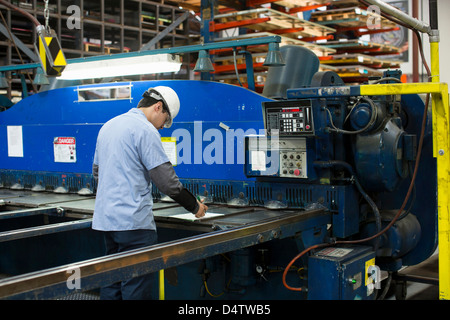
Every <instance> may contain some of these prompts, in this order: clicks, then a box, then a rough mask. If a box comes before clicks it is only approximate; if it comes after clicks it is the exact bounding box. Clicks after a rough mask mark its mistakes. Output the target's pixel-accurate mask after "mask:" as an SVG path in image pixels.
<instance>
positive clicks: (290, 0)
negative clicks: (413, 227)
mask: <svg viewBox="0 0 450 320" xmlns="http://www.w3.org/2000/svg"><path fill="white" fill-rule="evenodd" d="M328 2H330V0H280V1H275V2H274V3H276V4H278V5H279V6H283V7H286V8H297V7H308V6H313V5H316V4H323V5H325V4H326V3H328Z"/></svg>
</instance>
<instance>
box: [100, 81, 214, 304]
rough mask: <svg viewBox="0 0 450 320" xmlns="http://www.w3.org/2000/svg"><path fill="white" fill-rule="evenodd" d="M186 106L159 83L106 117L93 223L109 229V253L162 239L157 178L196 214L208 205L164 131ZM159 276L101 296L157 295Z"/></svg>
mask: <svg viewBox="0 0 450 320" xmlns="http://www.w3.org/2000/svg"><path fill="white" fill-rule="evenodd" d="M179 109H180V100H179V98H178V95H177V94H176V92H175V91H174V90H173V89H172V88H169V87H166V86H157V87H154V88H150V89H148V90H147V91H145V92H144V94H143V95H142V99H141V100H140V101H139V103H138V105H137V107H136V108H132V109H130V110H129V111H128V112H127V113H124V114H122V115H119V116H117V117H115V118H113V119H111V120H109V121H108V122H106V123H105V124H104V125H103V127H102V128H101V129H100V132H99V134H98V138H97V145H96V149H95V154H94V162H93V167H92V170H93V175H94V178H95V179H96V180H97V182H98V184H97V194H96V200H95V208H94V216H93V221H92V228H93V229H94V230H98V231H101V232H102V233H103V234H104V239H105V245H106V254H114V253H118V252H123V251H128V250H132V249H136V248H140V247H145V246H150V245H153V244H156V243H157V232H156V225H155V220H154V216H153V213H152V207H153V198H152V183H153V184H154V185H155V186H156V187H157V188H158V189H159V190H160V191H161V192H162V193H164V194H166V195H168V196H169V197H171V198H172V199H173V200H175V201H176V202H178V203H179V204H180V205H181V206H183V207H184V208H185V209H186V210H188V211H189V212H192V213H193V214H195V217H197V218H201V217H203V216H204V215H205V213H206V210H207V209H208V207H207V206H206V205H204V204H203V203H202V202H200V201H198V200H197V199H196V198H195V196H194V195H193V194H192V193H190V192H189V191H188V190H187V189H186V188H185V187H183V185H182V184H181V182H180V181H179V179H178V177H177V175H176V173H175V170H174V169H173V166H172V164H171V163H170V162H169V159H168V157H167V155H166V153H165V152H164V149H163V146H162V143H161V136H160V134H159V132H158V130H160V129H162V128H164V127H166V128H169V127H170V126H171V125H172V122H173V119H174V118H175V117H176V116H177V114H178V111H179ZM152 279H153V275H152V274H149V275H144V276H140V277H136V278H132V279H130V280H126V281H122V282H121V283H114V284H112V285H110V286H107V287H104V288H101V290H100V299H105V300H111V299H115V300H121V299H122V300H144V299H145V300H146V299H151V294H150V291H151V284H152V282H153V281H152Z"/></svg>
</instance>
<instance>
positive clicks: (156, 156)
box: [137, 129, 169, 171]
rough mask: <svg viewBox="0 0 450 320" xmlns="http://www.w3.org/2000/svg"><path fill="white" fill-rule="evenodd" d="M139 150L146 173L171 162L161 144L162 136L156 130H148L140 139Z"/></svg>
mask: <svg viewBox="0 0 450 320" xmlns="http://www.w3.org/2000/svg"><path fill="white" fill-rule="evenodd" d="M137 148H138V152H139V156H140V160H141V162H142V164H143V165H144V166H145V168H146V171H150V170H152V169H153V168H155V167H157V166H159V165H161V164H163V163H165V162H169V158H168V157H167V155H166V153H165V151H164V148H163V146H162V143H161V136H160V135H159V133H158V132H157V131H156V129H155V130H151V129H148V130H146V131H145V132H144V133H143V134H142V135H140V136H139V137H138V142H137Z"/></svg>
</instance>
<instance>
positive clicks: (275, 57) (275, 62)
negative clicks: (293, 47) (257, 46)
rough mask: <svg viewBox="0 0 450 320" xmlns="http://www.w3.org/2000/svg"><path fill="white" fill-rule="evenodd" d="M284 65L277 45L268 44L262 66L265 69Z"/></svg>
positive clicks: (274, 43)
mask: <svg viewBox="0 0 450 320" xmlns="http://www.w3.org/2000/svg"><path fill="white" fill-rule="evenodd" d="M285 64H286V62H284V59H283V56H282V54H281V52H280V46H279V45H278V43H276V42H271V43H269V51H268V52H267V56H266V60H265V61H264V63H263V65H264V66H267V67H278V66H284V65H285Z"/></svg>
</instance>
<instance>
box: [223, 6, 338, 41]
mask: <svg viewBox="0 0 450 320" xmlns="http://www.w3.org/2000/svg"><path fill="white" fill-rule="evenodd" d="M263 17H268V18H270V19H269V20H268V21H265V22H264V23H257V24H253V25H248V26H246V28H248V29H252V30H256V31H268V32H270V31H272V32H276V33H277V34H278V35H283V36H286V37H290V38H294V39H297V38H298V37H299V36H301V37H319V36H326V35H328V34H330V33H334V32H335V31H336V29H334V28H331V27H327V26H323V25H320V24H317V23H314V22H311V21H307V20H303V19H300V18H297V17H295V16H292V15H289V14H286V13H282V12H280V11H277V10H273V9H269V8H258V9H252V10H244V11H238V12H231V13H225V14H219V15H216V16H215V18H214V21H216V22H220V23H226V22H231V21H236V20H238V21H239V20H250V19H257V18H263ZM298 28H301V29H302V30H300V31H296V32H292V30H293V29H298ZM283 30H286V33H283Z"/></svg>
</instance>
